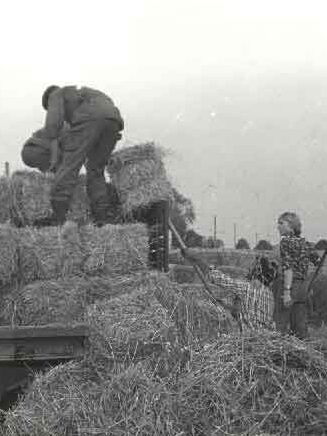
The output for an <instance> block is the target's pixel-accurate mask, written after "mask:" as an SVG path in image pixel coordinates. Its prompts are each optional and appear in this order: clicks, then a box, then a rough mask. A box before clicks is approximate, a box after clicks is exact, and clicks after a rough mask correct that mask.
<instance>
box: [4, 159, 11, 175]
mask: <svg viewBox="0 0 327 436" xmlns="http://www.w3.org/2000/svg"><path fill="white" fill-rule="evenodd" d="M9 174H10V170H9V162H5V175H6V177H9Z"/></svg>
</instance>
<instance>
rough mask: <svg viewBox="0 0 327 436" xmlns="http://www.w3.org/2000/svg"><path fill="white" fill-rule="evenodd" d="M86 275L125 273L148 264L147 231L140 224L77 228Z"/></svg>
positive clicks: (141, 268)
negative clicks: (83, 254)
mask: <svg viewBox="0 0 327 436" xmlns="http://www.w3.org/2000/svg"><path fill="white" fill-rule="evenodd" d="M80 236H81V241H82V244H83V247H84V250H85V262H84V264H83V271H84V272H85V273H87V274H92V273H95V274H99V273H103V274H126V273H127V272H133V271H138V270H144V269H146V267H147V263H148V230H147V227H146V226H145V225H143V224H126V225H110V224H108V225H106V226H103V227H101V228H98V227H95V226H93V225H87V226H84V227H81V229H80Z"/></svg>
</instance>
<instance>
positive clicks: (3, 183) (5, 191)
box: [0, 177, 11, 224]
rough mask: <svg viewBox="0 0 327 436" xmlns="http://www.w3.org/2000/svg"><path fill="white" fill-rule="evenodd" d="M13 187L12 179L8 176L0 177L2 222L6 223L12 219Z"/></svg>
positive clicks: (0, 214)
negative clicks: (11, 184)
mask: <svg viewBox="0 0 327 436" xmlns="http://www.w3.org/2000/svg"><path fill="white" fill-rule="evenodd" d="M10 205H11V189H10V179H9V178H8V177H0V223H1V224H4V223H7V222H9V221H10V218H11V209H10Z"/></svg>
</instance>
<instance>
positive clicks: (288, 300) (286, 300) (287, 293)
mask: <svg viewBox="0 0 327 436" xmlns="http://www.w3.org/2000/svg"><path fill="white" fill-rule="evenodd" d="M282 299H283V304H284V306H285V307H286V308H289V307H291V305H292V297H291V290H290V289H284V293H283V296H282Z"/></svg>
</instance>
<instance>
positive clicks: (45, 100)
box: [42, 85, 59, 110]
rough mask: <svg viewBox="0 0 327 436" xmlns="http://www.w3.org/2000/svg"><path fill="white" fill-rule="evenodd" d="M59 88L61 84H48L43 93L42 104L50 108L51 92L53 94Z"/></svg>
mask: <svg viewBox="0 0 327 436" xmlns="http://www.w3.org/2000/svg"><path fill="white" fill-rule="evenodd" d="M57 89H59V86H57V85H51V86H48V87H47V89H46V90H45V91H44V93H43V95H42V106H43V108H44V109H45V110H48V106H49V97H50V94H52V93H53V91H56V90H57Z"/></svg>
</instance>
